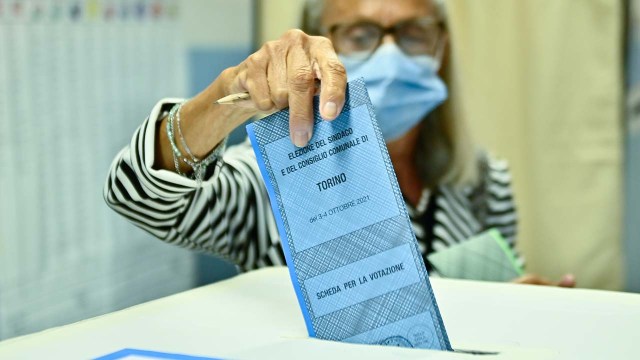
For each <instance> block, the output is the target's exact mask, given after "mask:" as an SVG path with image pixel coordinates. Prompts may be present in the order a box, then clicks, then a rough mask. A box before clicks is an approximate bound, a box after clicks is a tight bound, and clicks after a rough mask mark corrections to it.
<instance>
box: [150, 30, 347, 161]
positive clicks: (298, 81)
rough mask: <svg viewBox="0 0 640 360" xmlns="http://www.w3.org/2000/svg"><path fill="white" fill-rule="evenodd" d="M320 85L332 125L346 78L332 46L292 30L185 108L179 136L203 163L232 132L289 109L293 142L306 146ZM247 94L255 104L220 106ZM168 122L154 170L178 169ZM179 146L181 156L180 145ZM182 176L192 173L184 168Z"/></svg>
mask: <svg viewBox="0 0 640 360" xmlns="http://www.w3.org/2000/svg"><path fill="white" fill-rule="evenodd" d="M316 79H318V80H321V81H320V113H321V115H322V117H323V118H324V119H325V120H333V119H335V118H336V117H337V116H338V114H340V112H341V111H342V108H343V106H344V101H345V90H346V86H347V73H346V71H345V69H344V66H342V63H341V62H340V60H339V59H338V56H337V54H336V52H335V50H334V49H333V45H332V44H331V41H330V40H329V39H327V38H325V37H321V36H309V35H307V34H305V33H304V32H302V31H300V30H289V31H287V32H286V33H285V34H284V35H283V36H282V37H281V38H280V39H279V40H276V41H270V42H268V43H266V44H264V45H263V46H262V47H261V48H260V50H258V51H256V52H255V53H254V54H252V55H251V56H249V57H248V58H247V59H246V60H244V61H243V62H242V63H240V64H239V65H237V66H234V67H231V68H228V69H226V70H225V71H223V72H222V73H221V74H220V75H219V76H218V78H216V80H214V81H213V82H212V83H211V84H210V85H209V86H208V87H207V88H206V89H205V90H203V91H202V92H201V93H199V94H198V95H196V96H195V97H194V98H193V99H191V100H189V101H188V102H187V103H185V104H184V106H183V107H182V110H181V112H180V113H181V118H182V120H181V130H182V133H183V135H184V140H185V141H186V143H187V144H188V146H189V148H190V149H191V151H192V153H193V154H194V155H195V156H196V157H198V158H205V157H206V156H207V154H209V153H210V152H211V151H212V150H213V149H214V148H215V147H216V146H217V145H218V144H219V143H220V142H221V141H222V140H223V139H224V138H225V137H226V136H227V135H229V133H231V131H233V130H234V129H235V128H236V127H238V126H240V125H242V124H243V123H244V122H245V121H246V120H247V119H249V118H250V117H252V116H254V115H256V114H257V113H259V112H263V113H265V112H266V113H268V112H273V111H276V110H279V109H283V108H285V107H287V106H288V107H289V114H290V122H289V131H290V134H291V140H292V142H293V143H294V144H295V145H296V146H299V147H302V146H305V145H307V143H308V142H309V139H311V135H312V133H313V96H314V95H315V93H316ZM240 92H248V93H249V94H250V95H251V99H250V100H247V101H243V102H241V103H239V104H234V105H217V104H215V101H217V100H218V99H220V98H223V97H225V96H227V95H231V94H235V93H240ZM166 121H167V118H166V117H165V118H164V119H163V120H162V123H161V124H160V127H159V130H160V131H159V132H158V138H157V145H156V161H155V164H154V167H156V168H159V169H168V170H171V169H174V168H175V166H174V162H173V152H172V148H171V144H170V142H169V139H168V135H167V132H166V126H165V125H166ZM176 145H177V146H178V148H179V149H180V151H181V152H182V153H185V149H183V148H182V145H181V141H176ZM179 165H180V167H181V170H182V171H183V172H189V171H190V170H191V169H189V167H188V166H187V165H186V164H183V163H182V162H180V164H179Z"/></svg>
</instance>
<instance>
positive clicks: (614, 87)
mask: <svg viewBox="0 0 640 360" xmlns="http://www.w3.org/2000/svg"><path fill="white" fill-rule="evenodd" d="M448 5H449V13H450V22H451V29H452V38H453V50H454V51H453V52H454V55H453V56H454V58H456V59H457V61H458V64H457V65H458V66H457V69H458V73H459V79H460V86H459V88H458V89H457V94H458V100H459V106H460V108H461V110H462V114H463V116H464V117H465V119H466V120H467V121H468V122H469V123H470V124H471V125H472V128H473V132H474V134H475V135H476V136H477V139H478V140H479V142H480V143H482V144H486V145H487V146H488V147H489V148H490V149H492V150H493V151H495V153H497V154H499V155H501V156H504V157H505V158H507V159H508V160H509V161H510V163H511V165H512V169H513V178H514V183H515V192H516V196H517V204H518V206H519V210H520V213H521V236H520V239H521V241H520V247H521V249H522V251H523V252H524V254H525V255H526V257H527V259H528V271H530V272H535V273H540V274H543V275H545V276H547V277H549V278H551V279H558V278H559V276H561V275H562V274H563V273H567V272H571V273H574V274H576V276H577V279H578V285H579V286H585V287H597V288H604V289H620V288H621V286H622V278H621V277H622V274H621V272H622V266H621V260H622V259H621V226H622V224H621V216H622V213H621V189H622V180H621V166H622V153H621V126H620V119H621V105H622V104H621V95H622V94H621V75H622V74H621V64H622V60H621V44H622V39H621V26H622V24H621V18H622V17H621V14H622V13H621V3H620V2H619V1H614V0H608V1H607V0H590V1H555V0H545V1H543V0H535V1H534V0H531V1H526V0H522V1H512V0H495V1H493V2H491V6H487V3H486V2H478V1H473V0H450V1H448Z"/></svg>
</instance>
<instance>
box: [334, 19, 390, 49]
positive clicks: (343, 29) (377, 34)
mask: <svg viewBox="0 0 640 360" xmlns="http://www.w3.org/2000/svg"><path fill="white" fill-rule="evenodd" d="M381 37H382V31H381V29H380V27H378V26H376V25H374V24H367V23H360V24H353V25H343V26H338V27H337V28H336V29H335V31H334V33H333V41H334V46H335V47H336V50H337V51H338V53H341V54H344V55H351V54H354V53H358V54H362V53H370V52H372V51H373V50H374V49H375V48H376V47H377V46H378V43H379V42H380V38H381Z"/></svg>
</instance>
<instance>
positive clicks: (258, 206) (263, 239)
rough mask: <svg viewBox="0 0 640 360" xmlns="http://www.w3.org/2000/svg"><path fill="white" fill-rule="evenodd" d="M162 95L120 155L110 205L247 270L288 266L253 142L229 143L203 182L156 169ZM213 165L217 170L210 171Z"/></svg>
mask: <svg viewBox="0 0 640 360" xmlns="http://www.w3.org/2000/svg"><path fill="white" fill-rule="evenodd" d="M177 101H180V100H179V99H165V100H163V101H160V102H159V103H158V104H157V105H156V106H155V107H154V109H153V111H152V112H151V114H150V116H149V118H148V119H147V120H146V121H145V122H144V123H143V124H142V125H141V126H140V127H139V128H138V129H137V130H136V132H135V133H134V135H133V138H132V140H131V143H130V144H129V146H127V147H125V148H124V149H123V150H122V151H120V153H118V155H117V156H116V158H115V159H114V161H113V163H112V165H111V168H110V170H109V175H108V177H107V181H106V184H105V187H104V198H105V201H106V202H107V204H108V205H109V206H110V207H111V208H112V209H114V210H115V211H116V212H118V213H119V214H121V215H122V216H124V217H125V218H127V219H128V220H129V221H130V222H132V223H133V224H135V225H137V226H138V227H140V228H142V229H144V230H146V231H147V232H149V233H151V234H152V235H154V236H155V237H157V238H159V239H161V240H163V241H165V242H167V243H170V244H175V245H178V246H181V247H185V248H189V249H197V250H202V251H205V252H208V253H211V254H214V255H217V256H221V257H224V258H226V259H228V260H231V261H233V262H235V263H236V264H238V265H239V266H240V267H241V268H242V269H243V270H250V269H254V268H257V267H263V266H269V265H282V264H284V256H283V255H282V251H281V250H280V245H279V235H278V231H277V228H276V225H275V221H274V218H273V214H272V213H271V209H270V206H269V202H268V198H267V196H266V189H265V187H264V184H263V182H262V180H261V178H260V174H259V169H258V166H257V163H256V161H255V156H254V155H253V151H251V147H250V145H249V144H248V143H247V142H245V143H243V144H240V145H236V146H232V147H230V148H228V149H226V150H225V151H224V152H223V153H222V155H221V157H219V158H218V160H217V161H216V162H215V163H214V164H212V165H211V166H212V167H213V171H209V172H208V173H209V175H210V176H209V177H208V178H206V179H205V181H203V182H202V183H201V184H197V183H196V182H195V181H194V180H191V179H188V178H186V177H183V176H180V175H178V174H176V173H174V172H172V171H167V170H157V169H154V168H153V163H154V160H155V159H154V157H155V146H156V144H155V141H156V128H157V123H158V121H159V118H160V116H161V114H162V112H163V109H167V108H168V107H170V106H171V105H173V104H174V103H176V102H177ZM209 170H211V169H209Z"/></svg>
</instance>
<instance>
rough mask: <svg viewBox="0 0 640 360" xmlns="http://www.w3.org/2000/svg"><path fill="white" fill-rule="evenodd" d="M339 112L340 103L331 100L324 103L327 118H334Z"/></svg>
mask: <svg viewBox="0 0 640 360" xmlns="http://www.w3.org/2000/svg"><path fill="white" fill-rule="evenodd" d="M337 114H338V105H336V103H334V102H333V101H329V102H327V103H326V104H324V117H325V118H332V119H333V118H334V117H336V115H337Z"/></svg>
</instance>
